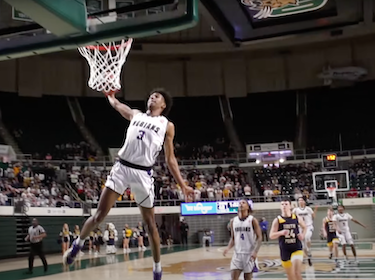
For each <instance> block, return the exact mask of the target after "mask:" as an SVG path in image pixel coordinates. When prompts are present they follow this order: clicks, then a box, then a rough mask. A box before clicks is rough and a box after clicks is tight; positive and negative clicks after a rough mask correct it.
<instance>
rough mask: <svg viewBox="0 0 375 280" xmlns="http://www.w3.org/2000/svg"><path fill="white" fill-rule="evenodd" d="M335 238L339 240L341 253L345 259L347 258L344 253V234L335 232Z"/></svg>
mask: <svg viewBox="0 0 375 280" xmlns="http://www.w3.org/2000/svg"><path fill="white" fill-rule="evenodd" d="M336 236H337V238H338V239H339V240H340V243H341V246H342V253H343V254H344V258H345V260H347V259H348V256H347V255H346V239H345V236H344V234H339V233H338V232H337V233H336Z"/></svg>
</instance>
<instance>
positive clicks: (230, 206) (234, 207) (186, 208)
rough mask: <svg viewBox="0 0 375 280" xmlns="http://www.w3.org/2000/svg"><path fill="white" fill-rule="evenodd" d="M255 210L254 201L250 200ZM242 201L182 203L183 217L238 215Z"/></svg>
mask: <svg viewBox="0 0 375 280" xmlns="http://www.w3.org/2000/svg"><path fill="white" fill-rule="evenodd" d="M248 202H249V205H250V207H251V208H253V201H252V200H251V199H250V200H248ZM239 203H240V201H239V200H232V201H216V202H193V203H181V215H182V216H189V215H215V214H218V215H220V214H236V213H237V211H238V206H239Z"/></svg>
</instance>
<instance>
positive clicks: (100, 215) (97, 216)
mask: <svg viewBox="0 0 375 280" xmlns="http://www.w3.org/2000/svg"><path fill="white" fill-rule="evenodd" d="M104 218H105V215H104V213H103V212H102V211H100V210H97V211H96V213H95V214H94V216H93V221H94V223H95V224H96V225H98V224H100V223H101V222H103V220H104Z"/></svg>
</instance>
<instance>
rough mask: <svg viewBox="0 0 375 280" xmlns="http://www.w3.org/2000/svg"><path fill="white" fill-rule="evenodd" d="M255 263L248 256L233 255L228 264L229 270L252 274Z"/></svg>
mask: <svg viewBox="0 0 375 280" xmlns="http://www.w3.org/2000/svg"><path fill="white" fill-rule="evenodd" d="M254 265H255V262H254V260H252V259H251V255H250V254H238V253H236V252H234V253H233V257H232V261H231V263H230V270H235V269H238V270H241V271H242V272H243V273H252V272H253V268H254Z"/></svg>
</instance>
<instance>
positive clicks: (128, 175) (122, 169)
mask: <svg viewBox="0 0 375 280" xmlns="http://www.w3.org/2000/svg"><path fill="white" fill-rule="evenodd" d="M106 96H107V98H108V101H109V104H110V105H111V106H112V107H113V108H114V109H115V110H117V111H118V112H119V113H120V114H121V115H122V116H123V117H124V118H125V119H127V120H129V121H130V124H129V127H128V130H127V132H126V139H125V143H124V146H123V147H122V148H121V150H120V151H119V153H118V156H119V158H118V161H117V162H116V163H115V164H114V165H113V167H112V170H111V172H110V174H109V176H108V178H107V182H106V183H105V186H106V187H105V189H104V190H103V192H102V194H101V196H100V201H99V205H98V209H97V211H96V213H95V214H94V215H93V216H91V217H90V218H89V219H88V220H87V221H86V222H85V224H84V226H83V228H82V231H81V234H80V237H79V238H77V239H76V241H74V243H73V245H72V248H71V249H69V250H68V251H67V252H66V253H65V255H64V258H63V262H64V263H65V264H72V263H73V262H74V259H75V257H76V256H77V253H78V252H79V251H80V250H81V248H82V247H83V245H84V242H85V239H86V238H87V237H88V236H89V234H90V232H91V231H92V230H93V229H94V228H96V227H97V226H98V225H99V224H100V223H101V222H102V221H103V220H104V218H105V217H106V216H107V214H108V212H109V210H110V209H111V208H112V206H113V205H114V204H115V202H116V200H117V198H118V197H119V196H120V195H123V194H124V192H125V190H126V189H127V188H128V187H130V188H131V190H132V192H133V193H134V196H135V202H136V203H137V204H138V206H139V208H140V212H141V214H142V218H143V220H144V222H145V223H146V225H147V228H148V233H149V239H150V241H151V242H150V244H151V250H152V256H153V260H154V264H153V273H154V280H160V279H161V276H162V269H161V263H160V238H159V233H158V229H157V227H156V223H155V215H154V208H153V207H154V179H153V177H152V174H153V171H152V167H153V165H154V164H155V162H156V158H157V156H158V154H159V152H160V151H161V150H162V148H163V145H164V153H165V160H166V163H167V165H168V168H169V170H170V172H171V174H172V175H173V177H174V179H175V180H176V182H177V184H179V185H180V186H181V189H182V191H183V192H184V194H185V198H186V199H188V198H189V195H190V194H191V193H192V192H193V189H192V188H190V187H188V186H186V184H185V181H184V179H183V178H182V176H181V174H180V170H179V167H178V163H177V160H176V157H175V155H174V145H173V139H174V134H175V128H174V125H173V123H172V122H170V121H169V120H168V119H167V118H166V117H165V116H166V115H167V114H168V112H169V110H170V109H171V106H172V97H171V96H170V95H169V94H168V92H167V91H165V90H164V89H154V90H153V91H151V93H150V95H149V97H148V101H147V112H146V113H142V112H141V111H139V110H134V109H132V108H130V107H129V106H127V105H125V104H123V103H121V102H120V101H118V100H117V99H116V97H115V92H111V93H110V94H106Z"/></svg>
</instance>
